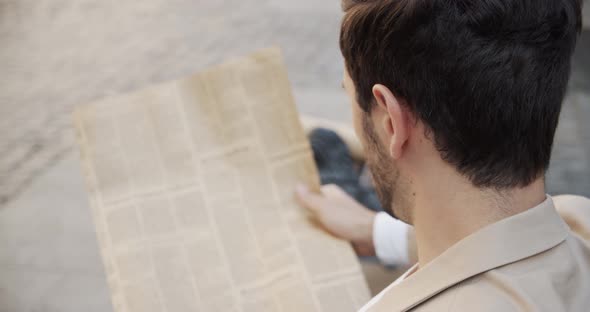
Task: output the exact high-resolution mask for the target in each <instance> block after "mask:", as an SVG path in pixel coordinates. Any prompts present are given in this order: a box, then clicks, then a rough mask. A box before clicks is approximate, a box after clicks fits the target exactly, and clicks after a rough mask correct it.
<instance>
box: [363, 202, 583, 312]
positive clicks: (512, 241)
mask: <svg viewBox="0 0 590 312" xmlns="http://www.w3.org/2000/svg"><path fill="white" fill-rule="evenodd" d="M556 207H557V209H556ZM557 210H559V213H558V212H557ZM560 214H561V216H560ZM564 220H565V221H566V222H567V224H566V222H564ZM568 225H569V227H568ZM570 227H571V230H570ZM589 241H590V200H588V199H586V198H582V197H574V196H562V197H556V198H554V199H552V198H551V197H548V198H547V200H546V201H545V202H543V203H542V204H541V205H539V206H537V207H535V208H532V209H530V210H528V211H526V212H523V213H521V214H518V215H515V216H513V217H510V218H507V219H505V220H502V221H500V222H498V223H495V224H492V225H490V226H488V227H486V228H484V229H482V230H480V231H478V232H476V233H474V234H473V235H471V236H469V237H467V238H465V239H463V240H462V241H460V242H459V243H457V244H455V245H454V246H452V247H451V248H449V249H448V250H447V251H445V252H444V253H443V254H442V255H440V256H439V257H438V258H436V259H435V260H433V261H432V262H431V263H429V264H428V265H426V266H425V267H423V268H420V269H419V270H417V271H416V272H415V273H413V274H411V275H409V276H408V277H407V278H405V279H404V280H403V281H401V282H399V283H397V284H396V285H394V286H391V287H388V289H386V290H385V291H384V292H383V293H382V294H381V296H380V298H379V299H378V300H374V303H373V304H372V305H371V306H370V307H369V308H368V310H367V311H371V312H385V311H387V312H392V311H551V312H558V311H576V312H577V311H580V312H590V245H589V243H588V242H589Z"/></svg>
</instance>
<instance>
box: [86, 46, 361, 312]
mask: <svg viewBox="0 0 590 312" xmlns="http://www.w3.org/2000/svg"><path fill="white" fill-rule="evenodd" d="M74 119H75V123H76V128H77V132H78V138H79V145H80V148H81V155H82V163H83V166H84V169H85V171H86V176H87V180H88V181H87V182H88V186H89V193H90V198H91V206H92V209H93V217H94V221H95V225H96V232H97V236H98V240H99V245H100V248H101V254H102V257H103V261H104V265H105V268H106V273H107V279H108V283H109V286H110V289H111V293H112V302H113V306H114V309H115V311H117V312H164V311H167V312H184V311H207V312H211V311H223V312H228V311H244V312H264V311H284V312H287V311H293V312H302V311H324V312H342V311H356V310H357V309H358V308H360V307H361V306H362V305H363V304H364V303H365V302H366V301H368V299H369V290H368V288H367V286H366V282H365V280H364V277H363V275H362V271H361V268H360V265H359V263H358V260H357V258H356V256H355V254H354V252H353V250H352V249H351V247H350V246H349V244H348V243H346V242H343V241H340V240H337V239H335V238H333V237H331V236H329V235H328V234H326V233H325V232H324V231H322V230H321V229H319V228H317V227H315V226H314V225H313V224H312V223H311V222H310V221H309V219H308V217H307V216H306V214H305V213H304V211H303V210H302V209H301V208H299V207H298V206H297V205H296V203H295V202H294V200H293V190H294V188H295V185H296V183H297V182H304V183H307V184H309V185H313V186H315V187H316V189H317V188H318V187H319V185H318V184H319V183H318V174H317V172H316V167H315V164H314V161H313V157H312V153H311V149H310V147H309V143H308V141H307V139H306V137H305V135H304V132H303V129H302V127H301V125H300V123H299V119H298V114H297V111H296V108H295V105H294V101H293V98H292V95H291V91H290V86H289V82H288V79H287V73H286V70H285V68H284V66H283V65H282V58H281V54H280V51H279V50H278V49H276V48H272V49H267V50H263V51H261V52H258V53H255V54H253V55H251V56H248V57H245V58H242V59H238V60H235V61H231V62H228V63H225V64H223V65H220V66H217V67H214V68H212V69H210V70H207V71H205V72H203V73H201V74H197V75H194V76H192V77H189V78H187V79H184V80H180V81H176V82H172V83H167V84H163V85H158V86H155V87H152V88H149V89H147V90H144V91H141V92H137V93H134V94H130V95H126V96H122V97H118V98H112V99H108V100H104V101H101V102H98V103H94V104H92V105H89V106H86V107H83V108H80V109H78V110H77V111H76V112H75V114H74Z"/></svg>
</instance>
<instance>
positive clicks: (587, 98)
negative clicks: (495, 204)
mask: <svg viewBox="0 0 590 312" xmlns="http://www.w3.org/2000/svg"><path fill="white" fill-rule="evenodd" d="M584 10H585V11H584V12H585V13H584V14H585V16H586V20H587V21H590V5H588V6H586V8H585V9H584ZM340 18H341V12H340V3H339V1H338V0H298V1H292V0H197V1H195V0H143V1H122V0H117V1H114V0H102V1H91V0H0V69H1V72H0V75H1V79H0V312H20V311H43V312H45V311H47V312H52V311H60V312H62V311H63V312H65V311H88V312H90V311H107V312H108V311H112V308H111V306H110V302H109V296H108V289H107V286H106V281H105V278H104V273H103V268H102V263H101V261H100V258H99V254H98V247H97V244H96V239H95V235H94V228H93V225H92V220H91V218H90V210H89V207H88V201H87V197H86V193H85V188H84V181H83V178H82V175H81V170H80V165H79V162H78V151H77V148H76V146H74V135H73V130H72V126H71V122H70V121H71V118H70V113H71V111H72V110H73V108H74V107H75V106H77V105H81V104H84V103H88V102H90V101H93V100H96V99H100V98H103V97H106V96H109V95H114V94H118V93H123V92H127V91H132V90H136V89H139V88H143V87H146V86H149V85H151V84H155V83H159V82H163V81H167V80H171V79H177V78H180V77H183V76H186V75H189V74H191V73H194V72H196V71H198V70H200V69H203V68H205V67H207V66H208V65H212V64H215V63H219V62H221V61H223V60H224V59H226V58H228V57H235V56H239V55H242V54H246V53H249V52H252V51H254V50H257V49H259V48H264V47H267V46H269V45H279V46H280V47H281V48H282V49H283V52H284V55H285V61H286V63H287V67H288V69H289V75H290V79H291V82H292V85H293V88H294V93H295V97H296V101H297V104H298V106H299V109H300V111H301V112H303V113H307V114H310V115H313V116H317V117H325V118H330V119H334V120H338V121H343V122H348V121H350V112H349V104H348V102H347V100H346V98H345V95H344V94H343V91H342V90H341V88H340V82H341V77H342V59H341V56H340V52H339V49H338V33H339V23H340ZM588 120H590V27H589V28H587V29H586V30H585V31H584V32H583V34H582V36H581V38H580V42H579V44H578V49H577V52H576V55H575V60H574V65H573V75H572V81H571V85H570V90H569V93H568V96H567V99H566V103H565V105H564V110H563V114H562V120H561V123H560V126H559V130H558V134H557V139H556V143H555V148H554V156H553V162H552V165H551V168H550V171H549V175H548V187H549V190H548V191H549V192H550V193H551V194H559V193H573V194H579V195H585V196H590V122H588ZM378 287H379V286H373V290H376V289H377V288H378Z"/></svg>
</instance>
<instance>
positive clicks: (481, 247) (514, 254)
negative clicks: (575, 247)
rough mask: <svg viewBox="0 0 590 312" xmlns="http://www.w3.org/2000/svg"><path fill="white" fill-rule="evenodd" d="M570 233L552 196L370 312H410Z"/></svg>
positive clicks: (442, 260)
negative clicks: (450, 288)
mask: <svg viewBox="0 0 590 312" xmlns="http://www.w3.org/2000/svg"><path fill="white" fill-rule="evenodd" d="M568 234H569V228H568V227H567V225H566V224H565V222H564V221H563V220H562V219H561V217H560V216H559V214H558V213H557V211H556V210H555V208H554V205H553V201H552V199H551V198H550V197H549V196H548V198H547V200H545V202H543V203H542V204H541V205H539V206H537V207H535V208H532V209H529V210H527V211H525V212H523V213H520V214H518V215H515V216H512V217H510V218H506V219H504V220H501V221H499V222H497V223H494V224H492V225H489V226H487V227H485V228H483V229H481V230H479V231H478V232H476V233H474V234H472V235H470V236H468V237H466V238H465V239H463V240H461V241H460V242H458V243H457V244H455V245H454V246H452V247H451V248H449V249H448V250H447V251H445V252H444V253H443V254H442V255H440V256H439V257H438V258H436V259H435V260H433V261H432V262H430V263H429V264H427V265H426V266H424V267H423V268H420V269H419V270H418V271H417V272H415V273H414V274H412V275H410V276H409V277H408V278H407V279H405V280H404V281H402V282H401V283H399V284H397V285H395V286H393V287H391V288H390V289H388V290H387V291H386V293H384V294H383V296H382V297H381V300H379V301H378V302H376V303H375V304H374V305H373V306H372V307H371V308H370V309H369V311H372V312H373V311H374V312H381V311H388V312H390V311H408V310H410V309H412V308H414V307H416V306H417V305H419V304H421V303H423V302H425V301H426V300H428V299H430V298H432V297H433V296H436V295H437V294H439V293H441V292H443V291H444V290H446V289H447V288H449V287H452V286H453V285H456V284H458V283H460V282H462V281H464V280H466V279H468V278H470V277H473V276H476V275H478V274H481V273H484V272H486V271H489V270H491V269H494V268H497V267H500V266H503V265H506V264H509V263H513V262H516V261H519V260H521V259H524V258H528V257H530V256H533V255H535V254H538V253H541V252H543V251H546V250H548V249H551V248H553V247H555V246H557V245H559V244H560V243H561V242H563V241H564V240H565V238H566V237H567V235H568Z"/></svg>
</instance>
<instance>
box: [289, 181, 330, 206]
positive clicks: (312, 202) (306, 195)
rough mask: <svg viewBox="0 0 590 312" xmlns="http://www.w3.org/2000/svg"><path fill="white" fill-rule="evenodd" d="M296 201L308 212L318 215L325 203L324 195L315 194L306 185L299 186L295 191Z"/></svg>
mask: <svg viewBox="0 0 590 312" xmlns="http://www.w3.org/2000/svg"><path fill="white" fill-rule="evenodd" d="M295 199H296V200H297V202H299V204H300V205H301V206H303V207H304V208H306V209H307V210H309V211H311V212H313V213H318V212H319V210H320V209H321V208H322V204H323V203H324V198H323V197H322V195H320V194H317V193H314V192H312V191H310V190H309V188H308V187H307V186H305V185H301V184H300V185H298V186H297V188H296V190H295Z"/></svg>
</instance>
